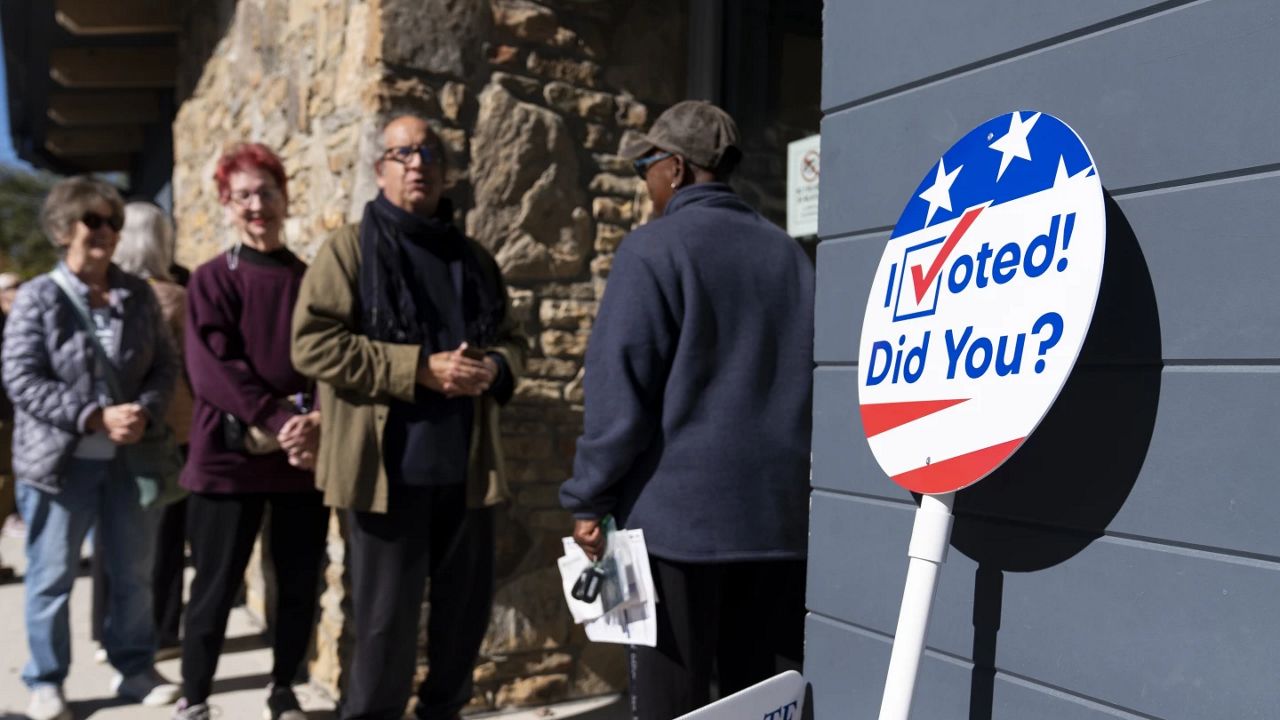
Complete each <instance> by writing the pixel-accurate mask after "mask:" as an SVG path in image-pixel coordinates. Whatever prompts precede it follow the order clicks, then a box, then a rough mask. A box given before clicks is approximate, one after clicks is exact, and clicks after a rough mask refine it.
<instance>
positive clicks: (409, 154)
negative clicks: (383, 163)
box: [382, 145, 440, 165]
mask: <svg viewBox="0 0 1280 720" xmlns="http://www.w3.org/2000/svg"><path fill="white" fill-rule="evenodd" d="M414 155H417V156H418V159H420V160H422V164H423V165H433V164H435V163H437V162H440V152H439V151H438V150H436V149H435V148H433V147H431V146H430V145H396V146H395V147H389V148H387V149H386V150H384V151H383V152H382V159H383V160H391V161H394V162H398V163H400V164H401V165H408V164H409V161H410V160H411V159H413V156H414Z"/></svg>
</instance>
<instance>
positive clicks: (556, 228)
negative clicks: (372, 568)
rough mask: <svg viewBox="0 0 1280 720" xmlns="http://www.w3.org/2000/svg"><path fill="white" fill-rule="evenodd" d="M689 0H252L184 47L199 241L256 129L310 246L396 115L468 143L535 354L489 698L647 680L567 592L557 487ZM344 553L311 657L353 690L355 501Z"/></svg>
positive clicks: (217, 243) (452, 145) (324, 681)
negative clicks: (351, 539) (647, 135)
mask: <svg viewBox="0 0 1280 720" xmlns="http://www.w3.org/2000/svg"><path fill="white" fill-rule="evenodd" d="M220 6H225V3H210V4H209V5H207V6H205V5H200V6H199V8H204V9H194V8H195V7H196V6H193V9H192V10H190V11H189V12H190V13H191V14H190V15H189V17H188V22H187V27H188V28H189V30H188V31H187V35H188V38H187V39H188V41H189V43H190V45H189V46H190V47H192V48H196V47H197V46H199V47H204V48H207V47H208V46H209V40H208V39H207V38H205V36H207V35H208V31H207V29H206V30H204V31H203V32H204V36H201V35H200V34H199V33H198V32H196V30H195V28H208V27H209V26H210V24H211V23H214V20H215V18H214V17H213V15H214V14H215V13H216V12H225V8H224V9H223V10H221V11H219V10H216V8H218V7H220ZM201 12H205V13H209V14H210V17H208V18H204V21H202V19H201V17H200V13H201ZM684 17H685V11H684V9H683V5H682V3H680V2H679V1H678V0H650V1H648V2H644V3H629V2H620V1H619V2H590V1H585V0H580V1H578V2H573V1H570V0H561V1H559V2H551V1H548V2H543V3H534V2H530V1H529V0H494V1H493V2H492V3H491V2H489V1H488V0H425V1H424V0H365V1H363V2H362V1H359V0H240V2H239V3H238V4H236V6H235V9H234V16H233V17H230V18H229V19H225V18H222V19H221V20H222V21H223V22H224V23H225V27H226V30H225V32H224V33H223V35H222V37H221V39H220V40H218V41H217V42H216V44H215V45H214V46H213V47H212V50H205V51H202V52H196V51H194V50H193V51H192V52H191V53H190V54H184V58H186V59H187V60H188V61H189V62H193V63H194V62H199V63H203V66H202V67H201V68H199V69H196V68H192V67H189V66H187V67H183V68H180V74H181V75H182V76H183V77H190V78H192V80H191V81H190V85H191V88H192V90H191V94H190V97H188V98H187V99H186V101H185V102H184V103H183V104H182V107H181V108H180V111H179V113H178V118H177V120H176V122H175V125H174V144H175V158H176V167H175V168H174V204H175V214H176V215H177V219H178V223H179V253H178V254H179V259H180V261H182V262H183V263H185V264H187V265H191V266H194V265H195V264H198V263H199V262H200V261H202V260H205V259H207V258H209V257H211V256H212V255H214V254H216V253H217V252H219V250H220V249H221V240H222V238H223V237H224V235H225V228H224V225H223V223H222V218H221V210H220V208H219V206H218V204H217V201H216V196H215V192H214V188H213V184H212V181H211V180H210V176H211V174H212V168H213V163H214V161H215V160H216V158H217V156H218V154H219V153H220V151H221V149H222V147H223V146H224V145H225V144H227V143H229V142H234V141H236V140H242V139H252V140H257V141H261V142H264V143H266V144H268V145H269V146H271V147H273V148H275V149H277V150H278V151H279V152H280V154H281V157H282V158H283V159H284V162H285V166H286V168H287V169H288V172H289V193H290V214H291V217H290V219H289V221H288V223H287V225H286V236H287V239H288V242H289V244H290V246H291V247H292V248H293V249H294V250H295V251H296V252H298V253H299V254H300V255H301V256H303V257H310V256H311V255H312V254H313V253H314V251H315V249H316V248H317V247H318V243H320V242H321V241H322V239H323V238H324V236H325V235H326V233H327V232H329V231H330V230H332V229H333V228H336V227H338V226H340V225H341V224H343V223H345V222H349V221H355V220H357V219H358V217H359V212H360V209H361V208H362V207H363V204H364V202H365V201H367V200H368V199H369V198H371V197H372V196H373V194H374V192H375V191H376V188H375V187H374V185H373V170H372V164H373V160H374V158H375V157H376V154H377V152H378V147H379V146H378V137H377V129H378V127H379V126H380V124H381V122H382V121H384V120H385V119H387V118H389V117H391V116H393V115H395V114H397V113H401V112H414V113H417V114H420V115H423V116H425V117H427V118H428V119H429V120H430V121H431V122H432V124H433V126H434V127H435V128H436V129H437V132H438V133H439V134H440V136H441V138H442V139H443V140H444V141H445V143H446V145H447V147H448V149H449V155H450V157H449V162H450V168H449V172H448V181H449V183H450V184H451V188H450V190H449V191H448V192H447V195H449V196H450V197H451V198H452V199H453V200H454V202H455V206H456V207H457V213H458V221H459V222H460V223H462V224H464V225H465V227H466V229H467V231H468V233H469V234H471V235H472V236H473V237H475V238H476V239H477V240H479V241H480V242H482V243H483V244H484V245H485V246H486V247H488V248H489V249H490V250H491V251H492V252H493V253H494V255H495V257H497V258H498V261H499V263H500V265H501V266H502V269H503V272H504V276H505V278H506V280H507V283H508V292H509V293H510V295H511V298H512V300H513V304H514V308H515V312H516V314H517V316H518V319H519V321H520V322H521V324H522V326H523V329H524V331H525V333H526V334H527V336H528V338H529V340H530V345H531V359H530V362H529V367H528V372H527V375H526V377H524V378H523V379H522V380H521V381H520V383H519V385H518V387H517V389H516V397H515V399H514V400H513V401H512V403H511V404H510V405H509V406H508V407H507V408H506V409H505V411H504V414H503V431H504V435H505V438H506V447H507V456H508V463H509V470H510V474H511V480H512V489H513V491H514V495H515V499H514V502H513V503H512V504H511V505H510V506H509V507H506V508H503V509H501V510H499V515H498V523H497V527H498V558H497V573H498V591H497V596H496V599H495V605H494V611H493V621H492V626H491V629H490V632H489V635H488V637H487V638H486V640H485V644H484V647H483V649H482V658H481V664H480V666H479V667H478V668H477V670H476V680H477V684H476V687H477V692H476V698H475V701H474V705H475V706H477V707H498V706H516V705H528V704H536V703H543V702H548V701H554V700H560V699H564V698H567V697H579V696H587V695H593V694H599V693H604V692H610V691H613V690H617V689H619V688H621V687H622V686H623V685H624V684H625V673H624V667H623V655H622V653H621V649H620V648H618V647H616V646H596V645H591V644H589V643H587V642H586V640H585V637H584V635H583V633H582V631H581V629H580V628H577V627H576V626H574V625H573V624H572V622H571V620H570V618H569V615H568V613H567V611H566V609H565V608H564V603H563V600H562V598H561V595H560V589H559V579H558V574H557V572H556V569H555V558H556V557H557V556H558V555H559V554H560V552H561V551H560V540H559V538H560V536H562V535H564V534H567V532H568V530H569V528H570V519H569V517H568V515H567V514H566V513H564V512H563V511H561V510H560V509H559V505H558V502H557V488H558V485H559V483H560V482H561V481H562V480H564V479H565V478H566V477H568V476H569V474H570V472H571V467H572V457H573V445H574V440H575V438H576V437H577V435H578V434H579V432H580V431H581V420H582V408H581V403H582V357H583V353H584V351H585V348H586V342H587V337H588V335H589V333H590V330H591V324H592V321H593V319H594V317H595V313H596V309H597V306H598V301H599V297H600V293H601V291H602V290H603V287H604V283H605V280H606V278H607V277H608V273H609V267H610V264H611V260H612V253H613V251H614V250H615V249H616V247H617V245H618V243H619V241H620V240H621V239H622V237H623V235H624V234H625V233H626V232H627V230H628V229H629V228H630V227H632V226H633V225H634V224H636V223H637V222H642V221H643V220H644V219H645V218H646V217H647V216H648V213H649V206H648V203H647V200H646V198H645V197H644V193H643V188H642V186H641V184H640V183H639V182H638V181H637V180H636V179H635V178H634V175H632V174H631V173H630V168H629V166H628V164H627V163H626V162H624V161H622V160H621V159H620V158H618V157H616V155H615V154H614V153H615V152H616V148H617V147H618V145H619V143H620V141H621V140H622V139H623V137H624V136H625V135H626V134H627V133H629V132H635V131H638V130H642V129H643V128H645V127H646V126H647V124H648V122H649V121H650V120H651V119H652V118H653V117H654V116H655V115H656V114H657V112H658V111H660V110H661V109H662V108H663V107H665V106H667V105H669V104H671V103H673V102H675V101H677V100H679V99H681V98H682V97H683V93H684V75H685V56H686V52H685V46H684V43H685V36H686V28H685V26H684ZM205 57H207V58H208V60H207V62H206V61H205V60H204V58H205ZM329 561H330V565H329V567H328V569H327V571H326V586H327V589H326V591H325V594H324V596H323V597H322V601H321V604H322V608H323V609H322V618H321V621H320V628H319V631H318V633H317V657H316V660H315V661H314V662H313V663H312V667H311V670H312V675H313V678H314V679H316V680H317V682H318V683H319V684H321V685H322V686H324V687H327V688H329V689H330V690H331V691H334V692H337V690H338V689H339V688H340V686H341V682H342V679H341V670H342V667H343V666H344V664H345V663H346V662H348V661H349V644H348V643H349V637H350V632H351V628H350V627H349V626H347V625H346V624H345V622H344V618H345V617H346V612H345V610H346V608H347V607H349V599H348V597H347V589H346V586H345V582H346V572H345V567H344V565H343V543H342V528H341V526H340V524H339V523H338V522H337V520H336V519H335V522H334V524H333V528H332V532H331V536H330V553H329ZM261 594H263V595H264V596H265V595H268V594H267V593H261ZM344 638H345V640H344Z"/></svg>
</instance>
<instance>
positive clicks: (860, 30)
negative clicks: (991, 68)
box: [822, 0, 1169, 109]
mask: <svg viewBox="0 0 1280 720" xmlns="http://www.w3.org/2000/svg"><path fill="white" fill-rule="evenodd" d="M1165 5H1169V3H1167V2H1156V1H1155V0H1113V1H1112V2H1106V3H1028V2H1018V1H1017V0H969V1H968V2H963V3H946V2H943V3H940V2H935V1H934V0H899V1H898V2H892V3H884V2H853V1H852V0H841V1H838V2H828V3H826V4H825V8H824V9H825V17H824V18H823V23H824V25H825V26H826V27H827V28H828V37H831V36H837V37H839V38H841V42H828V43H825V44H824V47H823V52H824V58H823V63H822V68H823V73H822V107H823V108H824V109H828V108H831V107H834V106H836V105H844V104H846V103H849V102H853V101H855V100H860V99H862V98H865V97H867V96H870V95H875V94H877V93H882V92H885V91H887V90H891V89H893V88H896V87H899V86H901V85H904V84H908V83H911V82H913V81H916V80H920V79H923V78H928V77H932V76H934V75H937V74H939V73H943V72H947V71H950V70H951V69H952V68H957V67H964V66H967V65H971V64H973V63H975V62H979V61H982V60H985V59H987V58H992V57H997V56H1000V55H1002V54H1005V53H1008V52H1010V51H1013V50H1017V49H1019V48H1025V47H1028V46H1034V45H1036V44H1037V43H1042V42H1044V41H1046V40H1049V39H1050V38H1053V37H1060V36H1062V35H1066V34H1068V33H1071V32H1076V31H1080V30H1081V29H1083V28H1089V27H1093V26H1098V25H1100V24H1103V25H1105V23H1107V22H1108V21H1112V20H1114V19H1115V18H1119V17H1121V16H1127V15H1128V14H1130V13H1133V12H1134V11H1142V10H1144V9H1148V8H1151V7H1153V6H1157V7H1158V6H1165ZM992 18H999V19H1000V21H999V22H992V21H991V19H992ZM957 28H963V32H957V31H956V30H957ZM832 31H834V32H832ZM907 40H909V42H908V41H907Z"/></svg>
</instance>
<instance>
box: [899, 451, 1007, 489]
mask: <svg viewBox="0 0 1280 720" xmlns="http://www.w3.org/2000/svg"><path fill="white" fill-rule="evenodd" d="M1025 439H1026V438H1018V439H1017V440H1010V441H1008V442H1002V443H1000V444H999V445H992V446H991V447H989V448H983V449H981V450H975V451H973V452H971V453H965V454H964V455H958V456H956V457H953V458H948V459H946V460H942V461H939V462H936V463H933V464H930V465H925V466H924V467H921V468H916V469H915V470H908V471H907V472H904V473H902V474H901V475H894V476H893V481H894V482H896V483H898V484H899V485H901V486H902V487H904V488H906V489H908V490H911V491H914V492H918V493H928V494H933V493H944V492H953V491H955V490H959V489H960V488H963V487H967V486H969V485H972V484H973V483H975V482H977V481H978V480H981V479H982V478H983V477H984V476H985V475H986V474H987V473H989V472H991V471H992V470H995V469H996V468H998V467H1000V463H1002V462H1004V461H1005V460H1006V459H1007V458H1008V457H1009V456H1010V455H1012V454H1013V451H1014V450H1016V449H1017V448H1018V445H1020V444H1022V441H1023V440H1025Z"/></svg>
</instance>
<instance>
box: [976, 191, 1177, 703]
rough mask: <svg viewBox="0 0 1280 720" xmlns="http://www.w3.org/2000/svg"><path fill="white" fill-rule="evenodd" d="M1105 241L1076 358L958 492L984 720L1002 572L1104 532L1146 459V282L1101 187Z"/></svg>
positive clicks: (1039, 563) (1119, 216)
mask: <svg viewBox="0 0 1280 720" xmlns="http://www.w3.org/2000/svg"><path fill="white" fill-rule="evenodd" d="M1104 197H1105V203H1106V214H1107V249H1106V255H1105V258H1104V264H1103V273H1102V284H1101V286H1100V288H1099V291H1098V302H1097V306H1096V310H1095V311H1094V317H1093V322H1092V324H1091V325H1090V328H1089V333H1088V335H1087V336H1086V337H1085V341H1084V345H1083V347H1082V349H1081V351H1080V358H1079V359H1078V360H1077V362H1076V366H1075V368H1074V370H1073V371H1072V372H1071V375H1070V376H1069V377H1068V378H1067V381H1066V384H1065V385H1064V386H1063V388H1062V392H1061V393H1060V394H1059V395H1058V399H1057V400H1056V401H1055V402H1054V404H1053V407H1052V408H1051V409H1050V410H1049V413H1048V414H1047V415H1046V416H1045V418H1044V420H1043V421H1042V422H1041V423H1040V425H1039V427H1038V428H1037V429H1036V430H1035V432H1034V433H1033V434H1032V435H1031V437H1030V438H1028V440H1027V442H1026V444H1025V445H1023V446H1022V447H1021V448H1020V449H1019V450H1018V452H1017V453H1015V454H1014V456H1013V457H1012V458H1010V459H1009V461H1008V462H1007V463H1005V465H1004V466H1002V467H1001V468H1000V469H998V470H997V471H996V472H994V473H992V474H991V476H989V477H988V478H987V479H985V480H983V481H982V482H981V483H979V484H977V485H975V486H973V487H971V488H969V489H967V490H964V491H961V492H960V493H958V494H957V495H956V505H955V514H956V520H955V528H954V530H953V533H952V539H951V544H952V546H953V547H954V548H955V549H956V550H959V551H960V552H962V553H964V554H965V555H967V556H969V557H970V558H972V559H973V560H975V561H977V563H978V572H977V577H976V578H975V582H974V603H973V606H974V610H973V624H974V641H973V662H974V669H973V675H972V679H971V684H970V706H969V718H970V720H990V718H991V714H992V704H993V695H994V689H995V688H994V683H995V657H996V641H997V635H998V633H999V629H1000V616H1001V603H1002V596H1003V585H1004V573H1005V572H1035V571H1038V570H1044V569H1046V568H1050V567H1053V566H1054V565H1057V564H1059V563H1061V562H1064V561H1066V560H1068V559H1069V558H1071V557H1073V556H1075V555H1076V554H1077V553H1079V552H1080V551H1082V550H1084V549H1085V548H1086V547H1088V546H1089V544H1090V543H1092V542H1093V541H1094V540H1096V539H1098V538H1099V537H1101V536H1102V534H1103V533H1104V532H1105V530H1106V529H1107V526H1108V525H1109V524H1110V523H1111V521H1112V519H1114V518H1115V516H1116V514H1117V513H1118V512H1119V511H1120V508H1121V507H1122V506H1123V505H1124V502H1125V499H1126V498H1127V497H1128V496H1129V492H1130V491H1131V490H1132V489H1133V485H1134V482H1135V481H1136V480H1137V477H1138V473H1139V471H1140V470H1141V468H1142V465H1143V462H1144V461H1145V459H1146V455H1147V448H1148V447H1149V445H1150V442H1151V435H1152V432H1153V429H1154V426H1155V417H1156V409H1157V406H1158V404H1159V400H1160V378H1161V369H1162V356H1161V348H1160V317H1159V312H1158V308H1157V307H1156V297H1155V288H1154V286H1153V285H1152V282H1151V275H1150V272H1149V270H1148V268H1147V263H1146V259H1145V258H1144V257H1143V254H1142V248H1141V246H1140V243H1139V242H1138V238H1137V237H1136V236H1135V234H1134V232H1133V228H1132V227H1131V226H1130V225H1129V222H1128V220H1127V219H1126V218H1125V217H1124V213H1123V212H1122V211H1121V209H1120V206H1119V205H1118V204H1117V203H1116V202H1115V200H1114V199H1112V197H1111V194H1110V193H1107V192H1106V191H1105V190H1104Z"/></svg>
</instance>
